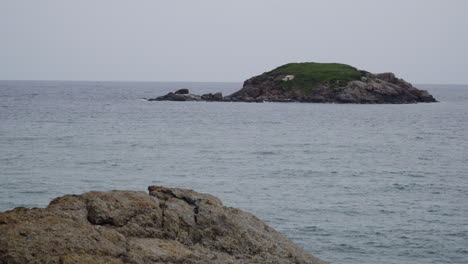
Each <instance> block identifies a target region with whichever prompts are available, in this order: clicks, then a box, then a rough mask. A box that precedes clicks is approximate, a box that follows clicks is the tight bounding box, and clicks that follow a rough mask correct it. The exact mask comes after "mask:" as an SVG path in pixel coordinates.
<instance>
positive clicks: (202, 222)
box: [0, 186, 324, 264]
mask: <svg viewBox="0 0 468 264" xmlns="http://www.w3.org/2000/svg"><path fill="white" fill-rule="evenodd" d="M149 191H150V194H149V195H148V194H147V193H145V192H137V191H110V192H88V193H85V194H83V195H66V196H62V197H59V198H56V199H54V200H53V201H52V202H51V203H50V204H49V206H48V207H47V208H33V209H26V208H15V209H14V210H11V211H7V212H3V213H0V263H9V264H15V263H134V264H143V263H168V264H169V263H171V264H174V263H191V264H202V263H203V264H205V263H207V264H211V263H212V264H214V263H233V264H234V263H237V264H241V263H281V264H293V263H294V264H297V263H301V264H321V263H324V262H323V261H321V260H319V259H317V258H315V257H313V256H312V255H310V254H309V253H307V252H305V251H304V250H303V249H301V248H299V247H298V246H296V245H295V244H294V243H292V242H291V241H289V240H288V239H287V238H285V237H284V236H283V235H281V234H280V233H278V232H276V231H275V230H274V229H273V228H271V227H269V226H268V225H266V224H265V223H263V222H262V221H260V220H259V219H258V218H256V217H255V216H254V215H252V214H249V213H247V212H244V211H242V210H239V209H235V208H230V207H225V206H223V205H222V203H221V201H220V200H219V199H218V198H216V197H214V196H212V195H209V194H201V193H197V192H194V191H191V190H186V189H176V188H165V187H159V186H150V187H149Z"/></svg>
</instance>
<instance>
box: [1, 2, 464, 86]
mask: <svg viewBox="0 0 468 264" xmlns="http://www.w3.org/2000/svg"><path fill="white" fill-rule="evenodd" d="M467 12H468V1H467V0H392V1H383V0H382V1H379V0H352V1H351V0H341V1H340V0H322V1H313V0H309V1H307V0H289V1H284V0H282V1H275V0H236V1H230V0H197V1H194V0H187V1H182V0H172V1H162V0H161V1H158V0H131V1H130V0H75V1H70V0H29V1H28V0H0V36H1V39H0V79H3V80H13V79H19V80H129V81H133V80H134V81H236V82H240V81H243V80H245V79H246V78H249V77H251V76H253V75H257V74H259V73H262V72H264V71H267V70H271V69H272V68H275V67H276V66H279V65H282V64H284V63H287V62H299V61H315V62H340V63H346V64H351V65H353V66H356V67H358V68H360V69H365V70H368V71H371V72H384V71H393V72H395V73H396V74H397V75H398V76H399V77H402V78H404V79H406V80H408V81H410V82H413V83H468V15H467Z"/></svg>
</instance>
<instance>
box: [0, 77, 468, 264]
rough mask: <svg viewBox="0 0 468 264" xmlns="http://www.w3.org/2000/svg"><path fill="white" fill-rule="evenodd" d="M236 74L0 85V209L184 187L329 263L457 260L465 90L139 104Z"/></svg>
mask: <svg viewBox="0 0 468 264" xmlns="http://www.w3.org/2000/svg"><path fill="white" fill-rule="evenodd" d="M241 86H242V84H241V83H192V82H81V81H0V211H5V210H10V209H13V208H15V207H17V206H23V207H29V208H31V207H45V206H47V204H48V203H49V202H50V201H51V200H52V199H53V198H55V197H57V196H61V195H65V194H71V193H73V194H81V193H84V192H88V191H91V190H102V191H105V190H114V189H118V190H141V191H146V190H147V187H148V186H149V185H162V186H167V187H180V188H189V189H193V190H196V191H199V192H204V193H210V194H213V195H215V196H218V197H219V198H220V199H221V200H222V201H223V202H224V205H226V206H230V207H237V208H241V209H243V210H246V211H249V212H251V213H253V214H255V215H257V216H258V217H259V218H260V219H262V220H263V221H265V222H266V223H268V224H269V225H271V226H272V227H274V228H275V229H277V230H278V231H280V232H282V233H283V234H284V235H286V236H287V237H288V238H290V239H291V240H292V241H294V242H295V243H297V244H298V245H300V246H301V247H303V248H304V249H306V250H307V251H309V252H311V253H312V254H314V255H315V256H317V257H319V258H321V259H323V260H326V261H329V262H331V263H347V264H358V263H359V264H371V263H372V264H375V263H380V264H397V263H398V264H403V263H412V264H428V263H437V264H440V263H460V264H461V263H468V85H416V86H417V87H419V88H423V89H427V90H429V92H430V93H432V94H433V95H434V97H435V98H436V99H437V100H439V101H440V102H439V103H421V104H399V105H392V104H381V105H355V104H312V103H220V102H148V101H145V100H143V99H142V98H152V97H157V96H160V95H164V94H166V93H168V92H170V91H175V90H177V89H179V88H188V89H190V91H191V92H192V93H196V94H202V93H207V92H222V93H223V94H224V95H227V94H230V93H232V92H234V91H236V90H238V89H239V88H240V87H241Z"/></svg>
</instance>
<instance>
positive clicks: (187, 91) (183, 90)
mask: <svg viewBox="0 0 468 264" xmlns="http://www.w3.org/2000/svg"><path fill="white" fill-rule="evenodd" d="M189 93H190V92H189V89H185V88H182V89H179V90H177V91H175V94H189Z"/></svg>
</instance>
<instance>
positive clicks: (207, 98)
mask: <svg viewBox="0 0 468 264" xmlns="http://www.w3.org/2000/svg"><path fill="white" fill-rule="evenodd" d="M201 99H202V100H203V101H217V102H221V101H223V94H222V93H215V94H212V93H208V94H204V95H202V96H201Z"/></svg>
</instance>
